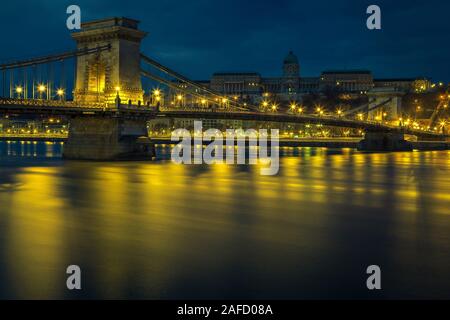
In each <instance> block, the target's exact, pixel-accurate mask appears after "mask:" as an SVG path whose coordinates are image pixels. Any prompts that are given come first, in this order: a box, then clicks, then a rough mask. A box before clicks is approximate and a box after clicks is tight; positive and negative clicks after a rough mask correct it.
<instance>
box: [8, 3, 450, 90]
mask: <svg viewBox="0 0 450 320" xmlns="http://www.w3.org/2000/svg"><path fill="white" fill-rule="evenodd" d="M71 4H77V5H79V6H80V7H81V10H82V21H88V20H92V19H98V18H105V17H112V16H125V17H129V18H134V19H138V20H140V21H141V24H140V28H141V29H142V30H144V31H148V32H149V35H148V37H147V38H146V39H145V40H144V42H143V45H142V51H143V52H145V53H146V54H147V55H149V56H151V57H153V58H155V59H156V60H159V61H160V62H161V63H163V64H165V65H167V66H168V67H171V68H173V69H175V70H177V71H179V72H182V73H184V74H185V75H187V76H189V77H191V78H195V79H199V80H200V79H209V78H210V77H211V74H212V73H214V72H217V71H221V72H224V71H256V72H260V73H261V74H262V75H263V76H279V75H281V63H282V60H283V58H284V56H285V55H286V54H287V53H288V51H289V50H293V51H294V52H295V53H296V55H297V56H298V58H299V60H300V64H301V75H302V76H305V77H308V76H318V75H319V74H320V73H321V72H322V71H323V70H326V69H368V70H372V71H373V73H374V76H375V77H377V78H385V77H417V76H427V77H431V78H433V80H435V81H445V82H449V81H450V63H449V59H450V42H449V41H448V40H449V35H450V24H449V23H448V22H447V19H448V15H449V13H450V2H449V1H447V0H439V1H438V0H428V1H423V0H421V1H414V0H409V1H405V0H395V1H393V0H388V1H384V0H383V1H382V0H376V1H362V0H339V1H336V0H329V1H328V0H327V1H325V0H315V1H299V0H259V1H256V0H255V1H253V0H226V1H223V0H221V1H219V0H189V1H188V0H185V1H176V0H160V1H152V0H146V1H133V0H127V1H124V0H95V1H94V0H89V1H82V0H76V1H72V0H71V1H65V0H64V1H60V0H58V1H57V0H40V1H10V2H8V3H7V2H6V1H2V4H1V11H0V25H1V30H2V31H1V42H2V45H1V50H0V60H1V61H5V60H8V59H11V58H24V57H30V56H38V55H43V54H48V53H58V52H63V51H67V50H71V49H73V48H74V42H73V41H72V40H71V38H70V36H69V31H68V30H67V28H66V19H67V14H66V8H67V6H68V5H71ZM371 4H377V5H379V6H380V7H381V9H382V28H383V29H382V30H381V31H369V30H368V29H367V28H366V19H367V14H366V8H367V7H368V5H371Z"/></svg>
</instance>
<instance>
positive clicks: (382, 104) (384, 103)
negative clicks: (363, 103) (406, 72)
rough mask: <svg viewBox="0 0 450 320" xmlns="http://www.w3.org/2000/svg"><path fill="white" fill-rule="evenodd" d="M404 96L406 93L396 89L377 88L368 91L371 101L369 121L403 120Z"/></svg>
mask: <svg viewBox="0 0 450 320" xmlns="http://www.w3.org/2000/svg"><path fill="white" fill-rule="evenodd" d="M404 95H405V93H404V92H402V91H398V90H396V89H395V88H375V89H372V90H370V91H368V92H367V96H368V98H369V101H370V103H369V113H368V120H372V121H374V120H380V119H383V120H387V121H395V120H398V119H399V118H401V116H402V97H403V96H404ZM384 114H386V115H384Z"/></svg>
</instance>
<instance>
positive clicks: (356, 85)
mask: <svg viewBox="0 0 450 320" xmlns="http://www.w3.org/2000/svg"><path fill="white" fill-rule="evenodd" d="M300 70H301V69H300V63H299V60H298V58H297V56H296V55H295V54H294V53H293V52H292V51H290V52H289V53H288V54H287V56H286V57H285V58H284V60H283V64H282V70H281V71H282V72H281V74H282V75H281V76H280V77H270V78H265V77H263V76H262V75H261V74H260V73H258V72H217V73H214V74H213V75H212V78H211V79H210V80H205V81H197V83H198V84H200V85H202V86H204V87H206V88H210V89H212V90H214V91H216V92H218V93H220V94H222V95H224V96H228V97H229V98H230V100H231V99H234V100H236V101H240V102H242V103H249V104H255V105H256V104H259V103H261V102H262V101H264V100H267V101H270V102H273V103H285V102H290V101H301V100H302V97H303V96H304V95H307V94H323V93H325V92H326V91H328V90H334V91H337V92H339V93H341V94H342V95H343V96H346V97H349V98H358V97H359V96H360V95H365V94H367V92H368V91H370V90H372V89H373V88H393V89H396V90H399V91H404V92H427V91H429V90H431V88H433V85H432V83H431V81H430V80H429V79H426V78H412V79H374V77H373V75H372V72H371V71H369V70H329V71H324V72H322V74H321V76H320V77H301V74H300ZM179 86H180V89H186V88H187V85H186V84H184V83H180V84H179ZM195 90H196V91H197V92H198V89H195ZM180 91H181V90H180ZM179 94H180V92H177V90H173V89H171V91H170V92H169V97H170V101H171V102H170V103H171V104H173V105H181V106H183V105H189V104H194V105H195V104H198V105H201V99H199V98H195V99H192V100H191V101H185V100H184V99H185V98H184V97H180V96H178V100H177V98H176V97H177V95H179ZM186 99H188V98H186ZM216 101H218V102H219V100H216ZM208 105H209V102H208V103H204V104H203V106H208Z"/></svg>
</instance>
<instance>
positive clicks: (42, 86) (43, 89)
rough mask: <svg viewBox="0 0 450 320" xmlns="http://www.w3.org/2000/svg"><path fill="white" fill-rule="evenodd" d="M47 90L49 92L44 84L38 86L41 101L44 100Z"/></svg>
mask: <svg viewBox="0 0 450 320" xmlns="http://www.w3.org/2000/svg"><path fill="white" fill-rule="evenodd" d="M45 90H47V88H46V87H45V86H44V85H43V84H40V85H39V86H38V92H39V99H42V94H43V93H44V92H45Z"/></svg>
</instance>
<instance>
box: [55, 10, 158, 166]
mask: <svg viewBox="0 0 450 320" xmlns="http://www.w3.org/2000/svg"><path fill="white" fill-rule="evenodd" d="M81 27H82V28H81V31H79V32H76V33H73V34H72V37H73V38H74V39H75V41H76V42H77V47H78V49H79V50H83V49H91V48H94V49H95V48H98V47H102V46H109V50H104V51H99V52H96V53H94V54H91V55H82V56H78V57H77V67H76V83H75V90H74V102H75V103H79V104H80V105H82V104H89V103H96V104H103V105H104V106H105V108H106V109H108V110H109V109H114V108H116V107H117V108H118V110H117V111H118V112H117V114H116V115H111V114H109V115H78V116H73V117H72V118H71V119H70V125H69V137H68V140H67V142H66V144H65V146H64V157H65V158H67V159H80V160H102V161H104V160H118V159H124V160H126V159H150V158H151V157H153V156H154V148H153V145H152V143H151V142H150V139H149V138H148V131H147V120H148V117H142V116H140V117H139V116H134V117H129V116H125V114H122V113H121V112H120V109H121V105H120V104H117V102H118V101H119V100H117V97H120V101H121V102H122V104H124V105H126V106H128V105H130V104H131V105H133V106H137V105H139V104H140V103H142V102H143V97H144V91H143V90H142V83H141V76H140V44H141V40H142V39H143V38H144V37H145V36H146V33H145V32H143V31H140V30H138V21H136V20H132V19H127V18H110V19H104V20H97V21H92V22H86V23H83V24H82V25H81Z"/></svg>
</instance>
